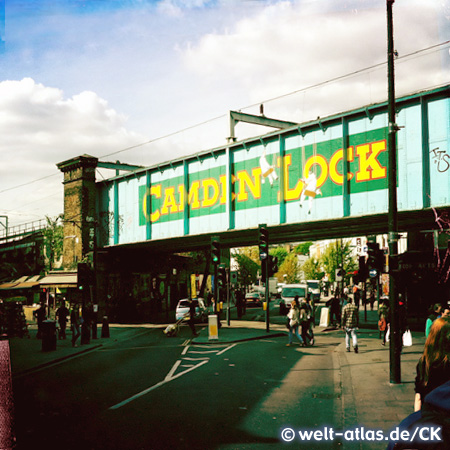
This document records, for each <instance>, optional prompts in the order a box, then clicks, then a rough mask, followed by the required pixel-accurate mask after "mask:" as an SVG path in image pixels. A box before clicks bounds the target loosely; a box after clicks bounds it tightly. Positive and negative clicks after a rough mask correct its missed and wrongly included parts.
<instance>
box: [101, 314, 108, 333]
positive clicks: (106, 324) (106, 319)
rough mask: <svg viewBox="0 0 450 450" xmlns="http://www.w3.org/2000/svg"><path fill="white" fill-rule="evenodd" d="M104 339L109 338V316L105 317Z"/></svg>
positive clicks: (103, 324) (103, 323)
mask: <svg viewBox="0 0 450 450" xmlns="http://www.w3.org/2000/svg"><path fill="white" fill-rule="evenodd" d="M102 338H109V324H108V317H107V316H103V322H102Z"/></svg>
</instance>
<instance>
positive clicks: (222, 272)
mask: <svg viewBox="0 0 450 450" xmlns="http://www.w3.org/2000/svg"><path fill="white" fill-rule="evenodd" d="M226 285H227V270H226V268H225V266H219V267H218V269H217V286H218V287H219V289H223V288H224V287H225V286H226Z"/></svg>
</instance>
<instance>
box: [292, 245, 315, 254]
mask: <svg viewBox="0 0 450 450" xmlns="http://www.w3.org/2000/svg"><path fill="white" fill-rule="evenodd" d="M313 244H314V242H302V243H301V244H298V245H297V247H295V248H294V253H295V254H296V255H309V247H311V245H313Z"/></svg>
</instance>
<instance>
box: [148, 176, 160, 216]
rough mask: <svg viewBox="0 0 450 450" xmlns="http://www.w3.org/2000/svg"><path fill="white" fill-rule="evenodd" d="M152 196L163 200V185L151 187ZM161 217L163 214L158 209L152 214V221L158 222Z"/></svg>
mask: <svg viewBox="0 0 450 450" xmlns="http://www.w3.org/2000/svg"><path fill="white" fill-rule="evenodd" d="M150 195H154V196H155V197H156V198H161V185H160V184H156V185H155V186H151V187H150ZM160 217H161V213H160V212H159V209H156V210H155V211H154V212H152V213H151V214H150V220H151V221H152V222H157V221H158V220H159V218H160Z"/></svg>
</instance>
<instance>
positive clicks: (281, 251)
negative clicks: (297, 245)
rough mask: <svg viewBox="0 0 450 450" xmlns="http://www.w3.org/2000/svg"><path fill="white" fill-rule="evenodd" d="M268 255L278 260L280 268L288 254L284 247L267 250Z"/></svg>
mask: <svg viewBox="0 0 450 450" xmlns="http://www.w3.org/2000/svg"><path fill="white" fill-rule="evenodd" d="M269 254H270V255H272V256H276V257H277V258H278V267H280V266H281V264H283V262H284V260H285V259H286V257H287V256H288V255H289V252H288V251H287V250H286V249H285V248H284V247H275V248H271V249H270V250H269Z"/></svg>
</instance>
